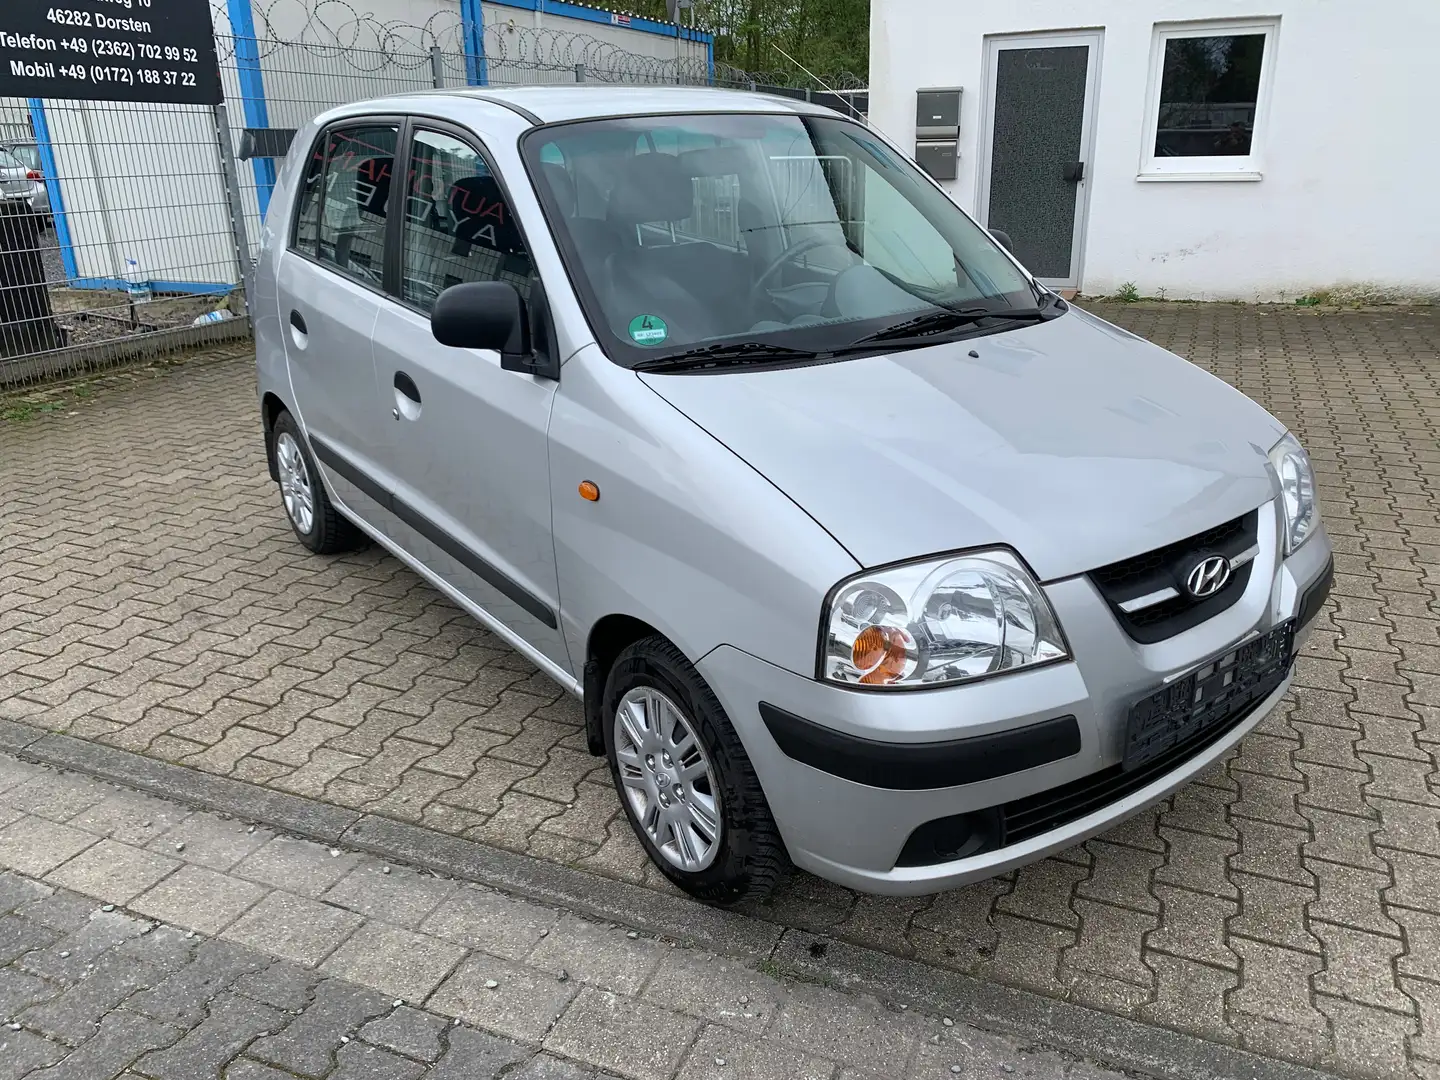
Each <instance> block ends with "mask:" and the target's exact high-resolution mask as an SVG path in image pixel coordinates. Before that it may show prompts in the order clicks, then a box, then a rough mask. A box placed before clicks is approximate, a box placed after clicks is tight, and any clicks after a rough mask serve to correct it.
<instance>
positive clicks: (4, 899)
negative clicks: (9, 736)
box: [0, 759, 54, 914]
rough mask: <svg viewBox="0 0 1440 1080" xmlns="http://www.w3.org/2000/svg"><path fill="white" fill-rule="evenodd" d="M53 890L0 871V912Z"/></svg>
mask: <svg viewBox="0 0 1440 1080" xmlns="http://www.w3.org/2000/svg"><path fill="white" fill-rule="evenodd" d="M0 760H3V759H0ZM53 891H54V890H53V889H52V888H51V887H50V886H48V885H45V884H43V883H41V882H39V881H33V880H31V879H30V878H27V877H22V876H21V875H19V874H12V873H9V872H0V914H8V913H9V912H12V911H14V910H15V909H16V908H18V907H20V906H21V905H22V904H27V903H30V902H31V901H33V900H42V899H44V898H45V897H47V896H49V895H50V894H51V893H52V892H53Z"/></svg>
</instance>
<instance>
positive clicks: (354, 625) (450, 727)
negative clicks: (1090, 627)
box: [0, 304, 1440, 1080]
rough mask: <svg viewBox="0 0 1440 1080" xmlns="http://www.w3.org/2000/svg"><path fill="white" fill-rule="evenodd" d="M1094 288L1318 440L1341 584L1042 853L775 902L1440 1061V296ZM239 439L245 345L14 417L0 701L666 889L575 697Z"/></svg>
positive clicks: (1076, 997) (246, 386) (72, 727)
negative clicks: (1128, 781) (634, 835)
mask: <svg viewBox="0 0 1440 1080" xmlns="http://www.w3.org/2000/svg"><path fill="white" fill-rule="evenodd" d="M1101 314H1103V315H1105V316H1106V317H1109V318H1112V319H1115V320H1116V321H1118V322H1120V323H1121V324H1123V325H1126V326H1128V327H1130V328H1131V329H1133V330H1135V331H1136V332H1138V333H1141V334H1144V335H1145V336H1147V337H1150V338H1152V339H1154V340H1156V341H1159V342H1160V343H1161V344H1163V345H1166V346H1168V347H1170V348H1173V349H1175V350H1177V351H1179V352H1181V353H1182V354H1184V355H1187V356H1189V357H1190V358H1191V359H1193V360H1195V361H1196V362H1198V363H1200V364H1203V365H1205V366H1207V367H1208V368H1210V369H1211V370H1213V371H1214V372H1216V373H1217V374H1218V375H1220V376H1221V377H1223V378H1226V379H1228V380H1229V381H1231V382H1232V383H1235V384H1236V385H1238V386H1240V387H1241V388H1242V389H1243V390H1245V391H1246V392H1247V393H1249V394H1251V395H1252V396H1253V397H1255V398H1257V399H1258V400H1260V401H1261V402H1263V403H1264V404H1265V405H1266V406H1267V407H1269V408H1270V409H1271V410H1272V411H1274V412H1275V413H1276V414H1277V415H1279V416H1280V417H1281V418H1282V419H1283V420H1284V421H1286V422H1287V423H1289V424H1290V425H1291V426H1292V427H1293V428H1294V429H1295V430H1296V431H1297V432H1298V433H1299V434H1300V435H1301V437H1302V438H1303V439H1304V441H1305V442H1306V444H1307V446H1308V447H1309V449H1310V452H1311V455H1312V457H1313V458H1314V460H1315V462H1316V466H1317V470H1318V472H1319V474H1320V482H1321V487H1322V498H1323V501H1324V510H1325V514H1326V520H1327V525H1328V528H1329V530H1330V535H1331V537H1332V539H1333V541H1334V543H1335V546H1336V549H1337V556H1336V560H1337V578H1336V589H1335V593H1336V601H1337V603H1336V605H1333V606H1332V612H1331V617H1330V618H1328V619H1327V621H1326V623H1325V624H1324V625H1323V626H1322V627H1321V628H1320V630H1319V631H1318V632H1317V634H1316V635H1315V638H1314V640H1313V641H1312V643H1311V644H1310V646H1309V648H1308V650H1307V653H1308V654H1307V655H1306V656H1305V657H1304V658H1303V659H1302V660H1301V662H1300V665H1299V673H1298V676H1297V679H1296V690H1295V692H1294V693H1293V694H1292V696H1291V698H1290V699H1289V700H1288V701H1287V703H1286V704H1285V706H1284V707H1283V708H1282V709H1280V710H1279V711H1277V713H1275V714H1274V715H1273V716H1272V717H1271V718H1270V719H1269V720H1267V721H1266V722H1265V724H1264V725H1262V727H1261V728H1260V730H1259V731H1257V733H1256V734H1254V735H1252V736H1251V737H1250V738H1249V739H1247V740H1246V742H1245V743H1244V744H1243V745H1242V747H1241V748H1240V750H1239V752H1238V753H1236V754H1235V755H1234V756H1233V757H1232V758H1231V759H1230V760H1229V761H1228V762H1227V764H1226V765H1225V767H1224V768H1221V769H1217V770H1215V771H1214V772H1212V773H1211V774H1210V775H1208V776H1207V777H1206V778H1204V779H1203V780H1202V781H1200V782H1198V783H1195V784H1193V785H1191V786H1190V787H1189V788H1187V789H1186V790H1185V791H1183V792H1181V793H1180V794H1178V795H1177V796H1176V797H1175V798H1174V799H1172V800H1170V801H1169V802H1168V803H1166V804H1164V805H1162V806H1160V807H1158V808H1156V809H1155V810H1154V811H1152V812H1150V813H1147V814H1145V815H1142V816H1141V817H1139V818H1137V819H1135V820H1133V821H1132V822H1130V823H1128V824H1126V825H1125V826H1123V827H1121V828H1119V829H1116V830H1115V831H1113V832H1112V833H1110V834H1109V835H1107V836H1105V837H1103V838H1101V839H1098V840H1095V841H1092V842H1090V843H1088V844H1086V845H1084V846H1083V847H1081V848H1077V849H1075V850H1073V851H1070V852H1068V853H1066V854H1064V855H1062V856H1060V857H1057V858H1054V859H1050V860H1048V861H1046V862H1043V863H1040V864H1038V865H1035V866H1033V867H1029V868H1027V869H1024V870H1021V871H1019V872H1018V873H1015V874H1010V875H1007V876H1005V877H1002V878H998V879H995V880H993V881H990V882H986V883H983V884H980V885H977V886H974V887H972V888H968V889H965V890H962V891H959V892H954V893H949V894H946V895H942V896H938V897H930V898H922V899H915V900H903V901H900V900H877V899H873V898H866V897H858V896H856V895H855V894H853V893H850V892H848V891H846V890H843V889H839V888H835V887H833V886H830V885H828V884H825V883H822V882H819V881H817V880H815V879H813V878H809V877H806V876H803V875H796V876H795V877H794V878H793V879H792V880H791V881H790V882H788V884H787V885H786V886H785V887H784V888H783V889H782V890H781V891H780V893H779V894H778V895H777V897H776V898H775V901H774V903H773V904H772V905H770V906H768V907H767V908H765V909H764V910H763V911H762V912H760V914H762V915H763V916H764V917H766V918H770V919H773V920H777V921H781V922H784V923H787V924H789V925H794V926H804V927H813V928H823V929H824V930H825V931H826V932H827V933H829V934H832V935H834V936H837V937H841V938H846V939H850V940H854V941H857V942H861V943H864V944H867V945H870V946H872V947H876V948H883V949H887V950H890V951H892V952H896V953H900V954H903V955H906V956H913V957H916V958H919V959H922V960H926V961H929V962H931V963H934V964H937V965H943V966H946V967H951V968H956V969H959V970H962V971H965V972H970V973H974V974H976V975H979V976H981V977H985V978H989V979H993V980H996V981H1000V982H1004V983H1009V984H1012V985H1016V986H1021V987H1025V988H1029V989H1033V990H1036V991H1039V992H1042V993H1045V994H1050V995H1054V996H1056V997H1060V998H1065V999H1069V1000H1073V1001H1077V1002H1081V1003H1084V1004H1088V1005H1092V1006H1095V1007H1097V1008H1101V1009H1105V1010H1109V1011H1112V1012H1115V1013H1118V1014H1121V1015H1124V1016H1128V1017H1135V1018H1138V1019H1142V1020H1147V1021H1150V1022H1153V1023H1156V1024H1160V1025H1164V1026H1169V1027H1172V1028H1175V1029H1178V1030H1182V1031H1186V1032H1192V1033H1195V1034H1199V1035H1202V1036H1204V1037H1207V1038H1210V1039H1215V1040H1219V1041H1222V1042H1227V1043H1232V1044H1238V1045H1243V1046H1245V1047H1248V1048H1252V1049H1256V1050H1259V1051H1261V1052H1263V1053H1267V1054H1271V1055H1275V1056H1279V1057H1283V1058H1286V1059H1289V1060H1294V1061H1300V1062H1306V1063H1315V1064H1321V1065H1324V1066H1326V1067H1329V1068H1332V1069H1335V1070H1337V1071H1340V1072H1344V1073H1347V1074H1351V1075H1355V1076H1366V1077H1370V1076H1375V1077H1393V1076H1400V1075H1404V1074H1405V1073H1406V1072H1407V1069H1413V1070H1414V1073H1415V1074H1416V1075H1418V1076H1421V1077H1425V1078H1427V1080H1435V1078H1440V790H1437V782H1436V777H1435V768H1436V765H1435V751H1436V744H1437V743H1440V600H1437V593H1440V496H1437V495H1436V481H1437V479H1440V316H1437V315H1436V314H1434V313H1427V312H1424V311H1416V312H1403V311H1396V312H1383V313H1350V314H1336V313H1323V312H1313V311H1285V310H1278V311H1277V310H1264V309H1244V308H1236V307H1228V306H1213V307H1212V306H1201V305H1180V304H1175V305H1144V304H1136V305H1131V306H1127V307H1118V308H1107V309H1103V310H1102V311H1101ZM258 431H259V421H258V417H257V415H256V408H255V404H254V394H253V376H252V372H251V369H250V367H249V366H248V365H247V364H246V363H245V362H243V361H235V360H229V361H224V362H215V363H209V364H194V365H191V366H189V367H187V368H183V369H178V370H175V371H173V372H171V373H169V374H168V375H167V376H165V377H163V378H154V379H149V380H138V381H136V382H135V383H134V384H133V385H132V386H130V387H129V388H127V389H123V390H119V391H114V392H109V391H107V392H104V393H101V394H99V395H97V396H96V397H95V398H94V399H93V400H92V401H91V402H90V403H88V404H84V405H82V406H79V407H77V408H76V409H75V410H74V412H73V414H68V413H66V412H64V411H62V412H58V413H52V414H50V415H48V416H45V417H43V418H41V419H38V420H33V421H29V422H26V423H19V424H13V423H12V424H3V423H0V491H3V492H4V498H5V502H4V504H3V506H0V717H8V718H11V719H17V720H21V721H24V722H27V723H31V724H36V725H40V726H44V727H49V728H53V729H57V730H64V731H68V732H70V733H71V734H74V735H77V736H80V737H84V738H87V739H93V740H98V741H100V742H104V743H109V744H112V745H115V746H119V747H124V748H127V749H130V750H135V751H139V752H142V753H145V754H149V755H152V756H154V757H157V758H162V759H165V760H168V761H176V762H183V763H184V764H186V765H190V766H193V767H195V768H197V769H202V770H206V771H210V772H216V773H223V774H226V775H230V776H235V777H238V778H242V779H246V780H249V781H252V782H255V783H259V784H264V785H267V786H270V787H273V788H277V789H281V790H286V791H293V792H299V793H302V794H306V795H310V796H316V797H322V798H325V799H327V800H329V801H331V802H335V803H338V804H341V805H344V806H347V807H357V808H365V809H367V810H370V811H373V812H378V813H382V814H389V815H393V816H395V817H398V818H403V819H406V820H410V821H416V822H422V823H424V824H426V825H429V826H432V827H434V828H436V829H439V830H443V831H446V832H450V833H455V834H460V835H464V836H466V837H469V838H472V839H476V840H481V841H485V842H488V843H491V844H495V845H499V846H501V847H505V848H509V849H513V850H517V851H523V852H528V853H530V854H533V855H535V856H538V857H540V858H545V859H552V860H559V861H562V862H565V863H569V864H572V865H575V866H580V867H584V868H587V869H590V870H594V871H596V872H598V873H601V874H608V875H612V876H615V877H619V878H623V879H627V880H631V881H636V882H642V883H647V884H651V885H653V886H654V887H655V888H663V887H664V886H663V885H662V884H661V883H660V882H659V881H658V880H656V875H654V874H653V872H651V871H650V870H648V868H647V867H646V865H645V862H644V859H643V856H642V855H641V853H640V850H639V848H638V846H637V845H636V844H635V843H634V842H633V840H632V839H631V837H630V835H629V830H628V827H627V825H626V823H625V821H624V819H623V817H621V816H620V814H619V812H618V808H617V805H616V801H615V796H614V794H613V792H612V791H611V789H610V786H609V782H608V778H607V777H606V776H605V775H604V772H603V767H602V766H601V765H600V764H599V763H598V762H597V761H596V760H595V759H592V758H590V757H588V756H587V755H586V754H585V751H584V744H583V737H582V734H581V731H580V716H579V712H578V710H577V708H576V707H575V705H574V704H573V703H572V702H570V701H568V700H565V699H563V698H561V697H560V696H559V695H558V693H557V691H556V690H554V689H553V687H552V686H551V685H550V684H549V683H547V682H546V681H545V680H544V679H543V678H542V677H540V676H539V675H537V674H536V673H535V672H534V671H533V670H532V669H531V668H530V666H529V665H528V664H527V663H526V662H524V661H523V660H521V659H519V658H518V657H516V656H515V655H514V654H512V653H509V652H508V651H507V650H506V649H505V648H504V647H503V646H501V645H500V643H499V642H498V641H497V640H496V639H495V638H494V637H493V636H491V635H489V634H487V633H486V632H485V631H483V630H481V629H480V628H479V627H478V626H476V625H474V624H473V623H472V622H471V621H470V620H468V619H467V618H466V617H465V616H463V615H462V614H461V613H460V612H459V611H458V610H457V609H455V608H454V607H453V606H452V605H451V604H449V603H448V602H447V601H445V600H444V599H442V598H441V597H440V596H439V595H437V594H436V593H435V592H434V591H433V590H431V589H429V588H428V587H426V586H425V585H423V584H421V583H420V582H419V580H418V579H416V578H415V577H414V575H412V574H411V573H409V572H408V571H406V570H404V569H403V568H401V567H400V566H399V565H398V564H397V563H396V562H395V561H394V560H393V559H390V558H388V557H386V556H384V555H382V554H380V553H379V552H377V551H374V550H371V551H368V552H364V553H361V554H358V555H353V556H348V557H345V558H340V559H328V560H327V559H320V558H316V557H314V556H310V555H308V554H306V553H305V552H304V551H303V550H302V549H301V548H300V547H299V545H298V544H297V543H296V542H295V541H294V540H293V538H292V537H291V536H290V534H289V531H288V529H287V527H286V525H285V522H284V518H283V516H282V514H281V511H280V508H279V503H278V499H277V498H276V494H275V491H274V489H273V487H272V485H271V484H270V482H269V480H268V479H267V477H266V475H265V469H264V461H263V456H262V448H261V445H260V441H259V436H258Z"/></svg>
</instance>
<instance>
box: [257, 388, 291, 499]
mask: <svg viewBox="0 0 1440 1080" xmlns="http://www.w3.org/2000/svg"><path fill="white" fill-rule="evenodd" d="M288 411H289V410H288V409H287V408H286V406H285V402H283V401H281V400H280V395H278V394H275V393H272V392H271V391H269V390H267V391H265V395H264V397H262V398H261V399H260V423H261V425H262V426H263V427H264V430H265V467H266V468H267V469H269V470H270V479H271V480H274V481H275V482H276V483H277V484H278V483H279V482H280V468H279V466H278V465H276V464H275V421H276V420H278V419H279V418H280V414H281V413H282V412H288Z"/></svg>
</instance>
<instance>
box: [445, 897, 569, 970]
mask: <svg viewBox="0 0 1440 1080" xmlns="http://www.w3.org/2000/svg"><path fill="white" fill-rule="evenodd" d="M558 918H559V915H558V914H557V913H556V912H555V911H553V910H552V909H550V908H545V907H541V906H540V905H538V904H531V903H527V902H525V901H521V900H512V899H511V898H510V897H508V896H504V895H502V894H500V893H497V892H494V891H492V890H490V889H484V888H481V887H479V886H474V885H464V886H462V887H461V888H459V889H457V890H456V891H455V892H454V893H452V894H451V895H450V896H449V897H447V898H446V900H445V902H444V903H443V904H441V905H440V906H439V907H437V908H436V909H435V911H434V912H433V913H432V914H431V915H430V916H429V917H428V918H427V919H426V920H425V921H424V922H423V923H422V924H421V927H420V928H421V929H422V930H424V931H425V932H426V933H427V934H434V935H436V936H437V937H442V938H448V939H449V940H451V941H454V942H457V943H458V944H460V945H464V946H466V947H467V948H472V949H481V950H483V951H485V952H488V953H490V954H491V955H492V956H500V957H504V958H505V959H507V960H519V959H521V958H523V957H524V956H525V955H526V954H528V953H529V952H530V950H531V949H532V948H533V947H534V946H535V944H536V942H538V941H540V939H541V936H542V934H548V933H549V932H550V930H551V928H553V927H554V926H555V923H556V921H557V920H558Z"/></svg>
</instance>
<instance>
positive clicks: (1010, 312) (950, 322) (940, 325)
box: [845, 307, 1047, 349]
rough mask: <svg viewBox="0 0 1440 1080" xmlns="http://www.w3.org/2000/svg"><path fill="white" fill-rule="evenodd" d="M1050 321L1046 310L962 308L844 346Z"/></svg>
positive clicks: (935, 313)
mask: <svg viewBox="0 0 1440 1080" xmlns="http://www.w3.org/2000/svg"><path fill="white" fill-rule="evenodd" d="M1045 318H1047V315H1046V312H1045V310H1044V309H1043V308H1039V307H1033V308H979V307H974V308H959V309H951V310H945V311H931V312H927V313H926V314H924V315H921V316H920V317H919V318H915V319H907V320H906V321H905V322H902V323H896V324H895V325H894V326H887V327H886V328H885V329H884V330H880V331H878V332H877V333H874V334H867V335H866V336H865V337H862V338H859V339H857V340H855V341H852V342H851V343H850V344H849V345H847V346H845V348H846V349H854V348H857V347H860V346H864V345H871V344H874V343H876V342H881V341H896V340H899V339H901V338H924V337H927V336H929V335H932V334H943V333H944V332H945V331H947V330H955V329H957V328H959V327H961V326H969V325H971V324H972V323H977V322H979V321H980V320H981V319H1008V320H1012V321H1023V322H1039V321H1040V320H1042V319H1045Z"/></svg>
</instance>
